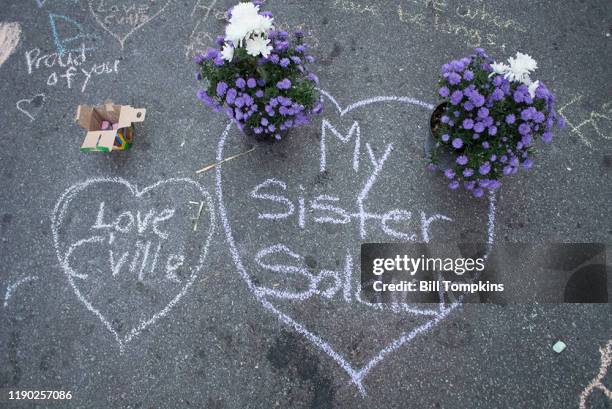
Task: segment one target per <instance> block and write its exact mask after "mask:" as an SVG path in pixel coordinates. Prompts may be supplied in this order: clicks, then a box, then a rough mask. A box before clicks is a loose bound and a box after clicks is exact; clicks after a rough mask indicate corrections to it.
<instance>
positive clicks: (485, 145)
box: [482, 141, 489, 149]
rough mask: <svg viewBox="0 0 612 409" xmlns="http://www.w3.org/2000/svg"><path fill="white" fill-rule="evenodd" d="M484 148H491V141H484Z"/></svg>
mask: <svg viewBox="0 0 612 409" xmlns="http://www.w3.org/2000/svg"><path fill="white" fill-rule="evenodd" d="M482 148H483V149H489V142H487V141H484V142H483V143H482Z"/></svg>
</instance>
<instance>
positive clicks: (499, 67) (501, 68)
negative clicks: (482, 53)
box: [489, 62, 510, 77]
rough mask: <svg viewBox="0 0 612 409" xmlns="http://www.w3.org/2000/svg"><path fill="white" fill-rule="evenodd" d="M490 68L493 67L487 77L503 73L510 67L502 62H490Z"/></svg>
mask: <svg viewBox="0 0 612 409" xmlns="http://www.w3.org/2000/svg"><path fill="white" fill-rule="evenodd" d="M491 68H492V69H493V72H492V73H491V74H489V77H492V76H494V75H496V74H499V75H504V74H506V73H507V72H508V70H509V69H510V67H509V66H508V65H506V64H504V63H503V62H494V63H493V64H491Z"/></svg>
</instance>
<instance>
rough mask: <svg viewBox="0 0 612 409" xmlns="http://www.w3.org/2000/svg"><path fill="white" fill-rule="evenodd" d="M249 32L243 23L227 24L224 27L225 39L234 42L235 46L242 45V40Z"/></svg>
mask: <svg viewBox="0 0 612 409" xmlns="http://www.w3.org/2000/svg"><path fill="white" fill-rule="evenodd" d="M248 34H249V29H248V27H247V26H245V25H244V24H228V25H227V26H226V27H225V39H226V40H229V41H231V42H232V43H234V44H235V45H236V46H237V47H239V46H240V45H242V41H243V40H244V38H245V37H246V36H247V35H248Z"/></svg>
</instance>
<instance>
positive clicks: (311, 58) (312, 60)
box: [306, 55, 315, 64]
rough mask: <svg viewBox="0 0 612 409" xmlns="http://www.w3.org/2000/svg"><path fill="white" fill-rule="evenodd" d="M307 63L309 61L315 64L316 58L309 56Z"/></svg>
mask: <svg viewBox="0 0 612 409" xmlns="http://www.w3.org/2000/svg"><path fill="white" fill-rule="evenodd" d="M306 61H308V62H309V63H311V64H312V63H314V62H315V58H314V57H313V56H312V55H307V56H306Z"/></svg>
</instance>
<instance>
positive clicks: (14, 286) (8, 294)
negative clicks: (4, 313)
mask: <svg viewBox="0 0 612 409" xmlns="http://www.w3.org/2000/svg"><path fill="white" fill-rule="evenodd" d="M36 280H38V276H27V277H23V278H21V279H19V280H17V281H16V282H14V283H13V284H10V285H8V286H7V287H6V293H5V294H4V308H6V307H8V302H9V299H10V298H11V297H12V296H13V291H15V289H17V287H19V286H20V285H22V284H25V283H28V282H30V281H36Z"/></svg>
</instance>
